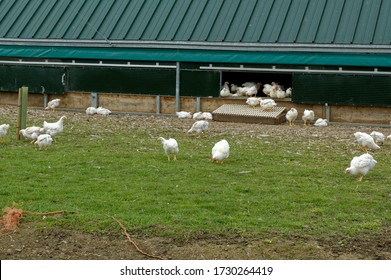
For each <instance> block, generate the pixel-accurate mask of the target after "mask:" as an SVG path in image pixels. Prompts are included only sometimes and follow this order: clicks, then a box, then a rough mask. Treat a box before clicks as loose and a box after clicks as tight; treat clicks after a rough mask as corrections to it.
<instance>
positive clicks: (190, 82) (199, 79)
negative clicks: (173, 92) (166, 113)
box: [180, 70, 220, 97]
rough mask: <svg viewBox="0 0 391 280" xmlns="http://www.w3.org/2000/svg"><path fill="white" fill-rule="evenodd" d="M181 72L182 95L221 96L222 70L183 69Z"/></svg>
mask: <svg viewBox="0 0 391 280" xmlns="http://www.w3.org/2000/svg"><path fill="white" fill-rule="evenodd" d="M180 74H181V75H180V85H181V87H180V94H181V96H196V97H206V96H213V97H218V96H219V92H220V72H216V71H190V70H182V71H181V73H180Z"/></svg>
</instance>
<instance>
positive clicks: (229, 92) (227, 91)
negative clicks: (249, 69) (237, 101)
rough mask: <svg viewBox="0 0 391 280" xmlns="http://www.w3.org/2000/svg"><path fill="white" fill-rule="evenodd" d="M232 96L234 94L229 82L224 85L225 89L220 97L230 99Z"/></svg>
mask: <svg viewBox="0 0 391 280" xmlns="http://www.w3.org/2000/svg"><path fill="white" fill-rule="evenodd" d="M231 95H232V93H231V91H230V90H229V82H225V83H224V85H223V88H222V89H221V90H220V96H221V97H228V96H231Z"/></svg>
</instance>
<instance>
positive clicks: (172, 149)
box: [159, 137, 179, 160]
mask: <svg viewBox="0 0 391 280" xmlns="http://www.w3.org/2000/svg"><path fill="white" fill-rule="evenodd" d="M159 140H160V141H161V142H162V144H163V149H164V152H165V153H166V155H167V159H168V160H170V155H171V154H173V155H174V160H176V159H177V158H176V156H177V154H178V152H179V148H178V142H177V141H176V140H175V139H174V138H170V139H168V140H166V139H164V138H163V137H159Z"/></svg>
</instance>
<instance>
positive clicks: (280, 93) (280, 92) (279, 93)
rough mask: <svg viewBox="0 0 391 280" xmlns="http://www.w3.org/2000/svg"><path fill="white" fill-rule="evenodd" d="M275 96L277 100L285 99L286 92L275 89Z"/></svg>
mask: <svg viewBox="0 0 391 280" xmlns="http://www.w3.org/2000/svg"><path fill="white" fill-rule="evenodd" d="M276 96H277V98H280V99H281V98H286V97H287V94H286V91H284V90H282V89H280V88H279V89H277V92H276Z"/></svg>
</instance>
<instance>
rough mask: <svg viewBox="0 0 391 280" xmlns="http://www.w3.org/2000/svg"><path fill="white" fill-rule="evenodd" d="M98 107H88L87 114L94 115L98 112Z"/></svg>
mask: <svg viewBox="0 0 391 280" xmlns="http://www.w3.org/2000/svg"><path fill="white" fill-rule="evenodd" d="M96 111H97V110H96V108H95V107H88V108H87V109H86V114H87V115H94V114H96Z"/></svg>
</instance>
